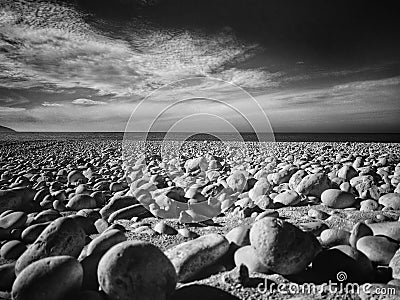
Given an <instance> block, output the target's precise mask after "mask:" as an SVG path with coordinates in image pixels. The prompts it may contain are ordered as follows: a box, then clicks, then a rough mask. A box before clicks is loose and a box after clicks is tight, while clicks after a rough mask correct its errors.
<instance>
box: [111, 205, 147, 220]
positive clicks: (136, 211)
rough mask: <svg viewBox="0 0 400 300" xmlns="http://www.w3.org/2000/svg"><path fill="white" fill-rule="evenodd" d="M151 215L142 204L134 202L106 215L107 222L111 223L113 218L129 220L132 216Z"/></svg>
mask: <svg viewBox="0 0 400 300" xmlns="http://www.w3.org/2000/svg"><path fill="white" fill-rule="evenodd" d="M148 216H151V214H150V213H149V211H148V210H147V208H145V207H144V206H143V205H142V204H134V205H130V206H127V207H124V208H121V209H118V210H117V211H115V212H113V213H112V214H111V215H110V216H109V217H108V223H113V222H114V221H115V220H121V219H124V220H130V219H132V218H133V217H139V218H140V217H148Z"/></svg>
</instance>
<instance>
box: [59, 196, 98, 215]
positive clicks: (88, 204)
mask: <svg viewBox="0 0 400 300" xmlns="http://www.w3.org/2000/svg"><path fill="white" fill-rule="evenodd" d="M96 207H97V203H96V200H95V199H94V198H93V197H92V196H90V195H86V194H76V195H75V196H74V197H72V198H71V199H70V200H69V201H68V203H67V205H66V208H67V209H70V210H75V211H78V210H81V209H84V208H96Z"/></svg>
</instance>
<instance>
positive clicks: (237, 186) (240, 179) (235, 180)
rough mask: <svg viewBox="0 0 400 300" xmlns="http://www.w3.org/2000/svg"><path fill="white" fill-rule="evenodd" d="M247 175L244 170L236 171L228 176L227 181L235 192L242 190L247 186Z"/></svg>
mask: <svg viewBox="0 0 400 300" xmlns="http://www.w3.org/2000/svg"><path fill="white" fill-rule="evenodd" d="M246 182H247V180H246V177H245V176H244V174H243V172H240V171H236V172H234V173H232V174H231V175H229V176H228V178H227V179H226V183H227V184H228V186H229V187H230V188H231V189H232V190H233V191H234V192H242V191H243V189H244V187H245V186H246Z"/></svg>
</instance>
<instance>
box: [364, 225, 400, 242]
mask: <svg viewBox="0 0 400 300" xmlns="http://www.w3.org/2000/svg"><path fill="white" fill-rule="evenodd" d="M368 227H369V228H371V229H372V232H373V233H374V235H384V236H387V237H389V238H391V239H393V240H395V241H397V242H399V243H400V222H397V221H394V222H380V223H370V224H368Z"/></svg>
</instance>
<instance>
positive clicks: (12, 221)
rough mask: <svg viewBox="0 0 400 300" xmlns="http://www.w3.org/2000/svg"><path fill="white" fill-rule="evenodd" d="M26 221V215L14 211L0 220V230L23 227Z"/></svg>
mask: <svg viewBox="0 0 400 300" xmlns="http://www.w3.org/2000/svg"><path fill="white" fill-rule="evenodd" d="M27 219H28V217H27V215H26V213H24V212H22V211H15V212H12V213H9V214H7V215H5V216H3V217H1V218H0V228H3V229H7V230H12V229H15V228H22V227H24V225H25V223H26V220H27Z"/></svg>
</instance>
